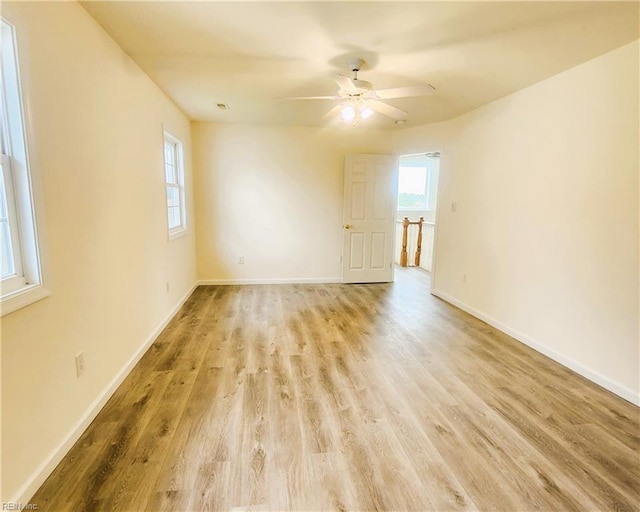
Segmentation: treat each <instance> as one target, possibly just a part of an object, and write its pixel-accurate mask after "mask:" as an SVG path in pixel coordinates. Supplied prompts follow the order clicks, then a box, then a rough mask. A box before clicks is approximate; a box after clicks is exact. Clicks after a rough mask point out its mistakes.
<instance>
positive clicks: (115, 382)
mask: <svg viewBox="0 0 640 512" xmlns="http://www.w3.org/2000/svg"><path fill="white" fill-rule="evenodd" d="M197 286H198V283H196V284H194V285H193V286H192V287H191V289H190V290H189V291H188V292H187V293H186V294H185V295H184V296H183V297H182V298H181V299H180V301H179V302H178V304H176V306H174V308H173V309H172V310H171V311H170V312H169V314H168V315H167V316H166V317H165V318H164V320H163V321H162V322H161V323H160V325H158V327H156V328H155V330H154V331H153V332H152V333H151V335H150V336H149V337H148V338H147V339H146V341H145V342H144V343H143V344H142V345H141V346H140V348H138V350H137V351H136V352H135V354H133V355H132V356H131V358H130V359H129V360H128V361H127V362H126V363H125V364H124V366H123V367H122V368H121V369H120V371H119V372H118V373H117V374H116V375H115V376H114V377H113V379H111V382H109V384H107V386H106V388H105V389H104V391H103V392H102V393H101V394H100V395H99V396H98V397H97V398H96V399H95V400H94V401H93V402H92V403H91V405H90V406H89V407H88V408H87V410H86V411H85V412H84V414H83V415H82V416H81V417H80V419H79V420H78V421H77V423H76V424H75V425H74V426H73V427H72V428H71V429H70V430H69V432H67V435H66V436H65V437H64V438H63V440H62V442H61V443H60V444H59V445H58V446H57V447H56V448H54V449H53V450H52V451H51V453H49V455H48V456H47V458H46V459H45V460H44V461H43V462H42V464H40V465H39V466H38V467H37V468H36V470H35V471H34V472H33V473H32V474H31V476H30V477H29V478H28V479H27V481H26V482H25V483H24V484H23V485H22V487H20V489H19V490H18V492H17V493H16V495H15V496H14V497H13V498H11V500H9V501H10V502H13V503H29V500H30V499H31V498H32V497H33V495H34V494H35V493H36V491H37V490H38V489H39V488H40V486H41V485H42V484H43V483H44V481H45V480H46V479H47V478H48V477H49V475H51V473H52V472H53V470H54V469H55V468H56V466H57V465H58V464H59V463H60V461H61V460H62V459H63V458H64V456H65V455H66V454H67V453H68V452H69V450H70V449H71V448H72V447H73V445H74V444H75V443H76V441H77V440H78V439H80V436H81V435H82V434H83V433H84V431H85V430H86V429H87V427H88V426H89V424H90V423H91V422H92V421H93V420H94V419H95V417H96V416H97V415H98V413H99V412H100V411H101V410H102V408H103V407H104V405H105V404H106V403H107V401H108V400H109V398H111V395H113V393H114V392H115V391H116V389H118V386H120V384H122V382H123V381H124V379H125V378H126V377H127V375H129V372H130V371H131V370H132V369H133V367H134V366H135V365H136V364H137V363H138V361H140V359H141V358H142V356H143V355H144V354H145V353H146V351H147V350H148V349H149V347H150V346H151V345H152V344H153V342H154V341H155V340H156V338H157V337H158V336H159V335H160V333H161V332H162V331H163V330H164V328H165V327H166V326H167V325H168V323H169V322H170V321H171V319H172V318H173V317H174V316H175V315H176V313H177V312H178V310H179V309H180V308H181V307H182V305H183V304H184V303H185V302H186V301H187V299H188V298H189V297H190V296H191V294H192V293H193V291H194V290H195V289H196V287H197Z"/></svg>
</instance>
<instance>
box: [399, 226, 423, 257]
mask: <svg viewBox="0 0 640 512" xmlns="http://www.w3.org/2000/svg"><path fill="white" fill-rule="evenodd" d="M423 222H424V217H420V220H417V221H413V222H412V221H410V220H409V217H404V218H403V219H402V252H401V253H400V266H401V267H406V266H407V259H408V254H407V231H408V229H409V226H410V225H412V224H417V225H418V243H417V246H416V255H415V260H414V261H415V266H416V267H419V266H420V256H421V255H422V223H423Z"/></svg>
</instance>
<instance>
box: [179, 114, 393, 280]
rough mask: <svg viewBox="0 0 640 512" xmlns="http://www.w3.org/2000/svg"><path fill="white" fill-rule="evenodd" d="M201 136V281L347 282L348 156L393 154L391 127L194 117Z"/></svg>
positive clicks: (196, 142) (197, 138) (197, 153)
mask: <svg viewBox="0 0 640 512" xmlns="http://www.w3.org/2000/svg"><path fill="white" fill-rule="evenodd" d="M192 137H193V151H194V170H195V183H196V191H197V192H196V220H197V222H196V223H197V229H198V232H197V238H198V276H199V278H200V279H204V280H221V281H224V280H234V281H237V280H240V281H244V280H246V281H251V280H258V281H269V280H280V281H290V280H334V281H335V280H339V279H340V276H341V265H340V261H339V257H340V254H341V252H342V227H341V226H342V202H343V197H342V193H343V168H344V157H345V155H346V154H348V153H381V154H388V153H390V152H391V140H390V137H389V134H388V133H386V132H381V131H375V130H362V129H353V128H345V129H338V128H335V129H330V130H329V129H320V128H282V127H268V126H251V125H223V124H212V123H193V124H192ZM241 256H243V257H244V258H245V264H244V265H239V264H238V258H239V257H241Z"/></svg>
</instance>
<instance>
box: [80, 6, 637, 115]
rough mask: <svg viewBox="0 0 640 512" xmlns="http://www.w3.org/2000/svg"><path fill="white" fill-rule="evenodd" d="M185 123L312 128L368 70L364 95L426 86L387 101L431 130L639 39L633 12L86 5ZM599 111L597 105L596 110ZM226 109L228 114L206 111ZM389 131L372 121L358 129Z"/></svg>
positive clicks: (606, 9) (565, 8) (634, 9)
mask: <svg viewBox="0 0 640 512" xmlns="http://www.w3.org/2000/svg"><path fill="white" fill-rule="evenodd" d="M82 5H83V6H84V8H85V9H86V10H87V11H88V12H89V14H90V15H91V16H93V17H94V18H95V19H96V20H97V22H98V23H99V24H100V25H101V26H102V27H103V28H104V29H105V30H106V31H107V32H108V33H109V34H110V35H111V36H112V37H113V38H114V39H115V40H116V41H117V42H118V44H119V45H120V46H121V47H122V48H123V49H124V51H125V52H127V54H129V55H130V56H131V57H132V58H133V60H135V61H136V62H137V63H138V64H139V65H140V66H141V67H142V69H144V71H145V72H146V73H147V74H148V75H149V76H150V77H151V78H152V79H153V80H154V81H155V82H156V83H157V84H158V85H159V86H160V87H161V88H162V89H163V90H164V91H165V92H166V94H168V95H169V96H170V97H171V98H172V99H173V100H174V101H175V103H176V104H177V105H178V106H179V107H180V108H181V109H182V110H183V111H184V112H185V113H186V114H187V115H188V116H189V117H191V118H192V119H194V120H212V121H219V122H239V123H257V124H278V125H308V126H313V125H322V124H326V123H327V122H329V121H328V120H327V119H323V115H324V114H325V113H326V112H327V111H328V110H330V108H331V107H332V106H333V105H334V104H335V102H331V101H305V102H302V101H282V100H278V99H276V98H278V97H283V96H308V95H314V96H315V95H331V94H335V93H336V90H337V86H336V85H335V83H334V82H333V81H332V79H331V76H332V75H334V74H337V73H344V74H349V73H348V70H347V69H346V61H347V60H348V58H349V57H353V56H358V57H362V58H364V59H365V60H366V61H367V65H366V66H365V67H364V68H363V70H362V71H361V73H360V76H359V77H360V78H361V79H364V80H368V81H370V82H373V85H374V87H375V88H378V89H380V88H389V87H403V86H408V85H418V84H425V83H430V84H433V86H435V87H436V89H437V93H436V94H435V95H433V96H426V97H419V98H407V99H397V100H389V101H388V102H389V103H391V104H393V105H394V106H396V107H399V108H401V109H404V110H406V111H408V112H409V115H408V119H407V123H406V124H404V125H402V126H403V127H407V126H411V125H417V124H424V123H429V122H434V121H441V120H445V119H449V118H451V117H455V116H457V115H459V114H462V113H464V112H467V111H469V110H471V109H473V108H476V107H478V106H480V105H483V104H485V103H487V102H490V101H492V100H494V99H497V98H500V97H502V96H505V95H507V94H510V93H512V92H514V91H516V90H518V89H521V88H523V87H526V86H527V85H530V84H532V83H535V82H538V81H540V80H542V79H544V78H547V77H549V76H552V75H554V74H557V73H558V72H560V71H563V70H565V69H568V68H570V67H573V66H575V65H577V64H579V63H581V62H584V61H587V60H589V59H591V58H594V57H596V56H598V55H601V54H603V53H605V52H607V51H609V50H612V49H614V48H617V47H618V46H621V45H623V44H625V43H627V42H630V41H632V40H635V39H637V38H638V37H639V30H640V29H639V26H640V19H639V9H638V7H639V4H638V3H637V2H622V3H618V2H615V3H614V2H477V1H475V2H406V3H405V2H206V1H205V2H202V1H195V2H189V1H181V2H164V1H142V2H140V1H134V2H126V1H124V2H122V1H112V2H99V1H95V2H94V1H92V2H83V3H82ZM594 100H595V101H597V99H594ZM216 103H228V104H229V105H230V107H231V110H229V111H221V110H218V109H217V108H216ZM366 123H367V125H370V126H375V127H378V128H394V127H395V126H394V124H393V121H392V120H390V119H387V118H384V117H383V116H381V115H375V116H373V117H372V118H371V119H369V120H367V121H366Z"/></svg>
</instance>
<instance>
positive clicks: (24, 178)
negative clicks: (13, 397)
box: [0, 19, 50, 315]
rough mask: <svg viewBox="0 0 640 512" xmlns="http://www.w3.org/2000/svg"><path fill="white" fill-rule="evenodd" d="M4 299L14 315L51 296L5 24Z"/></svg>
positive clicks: (0, 107) (0, 245)
mask: <svg viewBox="0 0 640 512" xmlns="http://www.w3.org/2000/svg"><path fill="white" fill-rule="evenodd" d="M0 24H1V29H2V33H1V37H2V73H1V74H0V144H1V146H2V155H1V162H0V258H1V262H0V300H1V304H2V314H3V315H5V314H7V313H11V312H12V311H15V310H17V309H20V308H21V307H24V306H26V305H28V304H31V303H32V302H35V301H37V300H40V299H42V298H44V297H46V296H47V295H49V294H50V292H49V291H48V290H46V289H45V288H44V287H43V286H42V274H41V270H40V258H39V252H38V236H37V230H36V219H35V210H34V203H33V196H32V188H31V169H30V167H29V159H28V152H27V140H26V137H25V133H26V130H25V123H24V115H23V109H22V96H21V91H20V74H19V70H18V54H17V47H16V39H15V31H14V28H13V26H12V25H11V24H9V23H7V22H6V21H5V20H4V19H2V20H0Z"/></svg>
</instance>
